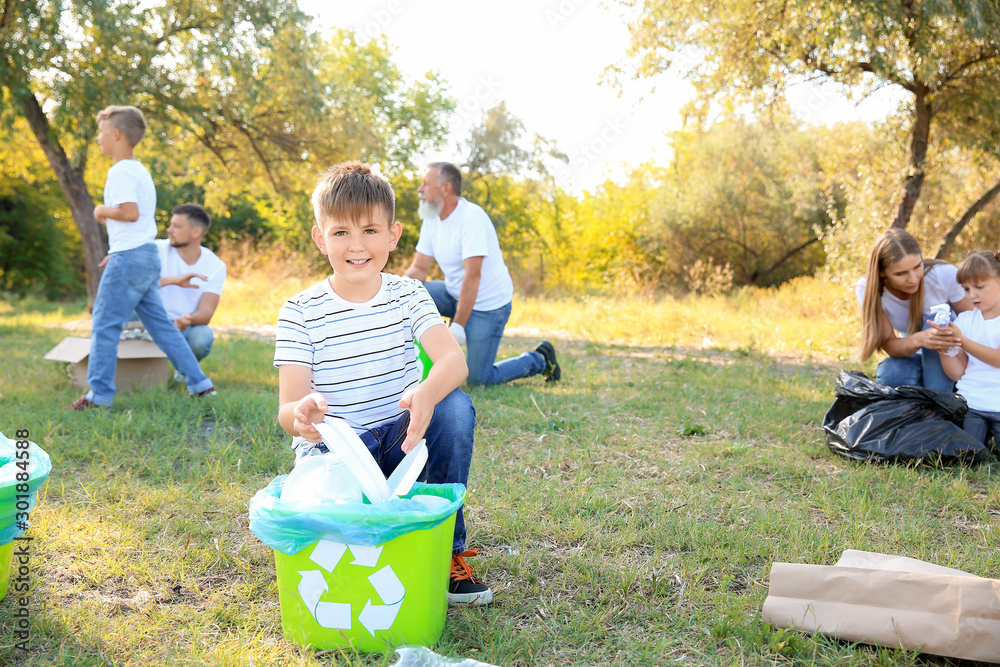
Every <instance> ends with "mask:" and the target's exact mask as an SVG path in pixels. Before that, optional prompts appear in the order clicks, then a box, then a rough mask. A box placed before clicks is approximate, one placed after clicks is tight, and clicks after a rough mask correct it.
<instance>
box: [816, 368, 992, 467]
mask: <svg viewBox="0 0 1000 667" xmlns="http://www.w3.org/2000/svg"><path fill="white" fill-rule="evenodd" d="M836 396H837V400H836V401H834V403H833V405H832V406H830V409H829V410H828V411H827V413H826V417H824V418H823V431H825V432H826V443H827V446H829V447H830V449H832V450H833V451H834V452H836V453H837V454H840V455H841V456H844V457H847V458H849V459H855V460H858V461H893V462H903V461H928V462H935V463H937V462H940V463H945V464H950V463H975V462H979V461H982V460H984V459H986V458H987V457H989V455H990V450H989V448H987V447H986V445H985V444H983V443H981V442H977V441H976V440H975V439H974V438H972V437H970V436H969V434H968V433H966V432H965V431H963V430H962V422H963V420H964V419H965V413H966V412H967V411H968V406H967V405H966V403H965V399H964V398H962V397H961V396H959V395H957V394H952V393H951V392H947V391H935V390H934V389H925V388H924V387H913V386H903V387H886V386H883V385H880V384H878V383H876V382H874V381H873V380H870V379H868V377H867V376H866V375H865V374H864V373H858V372H856V371H841V373H840V375H839V376H838V377H837V390H836Z"/></svg>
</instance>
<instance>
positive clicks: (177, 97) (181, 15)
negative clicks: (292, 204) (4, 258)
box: [0, 0, 449, 300]
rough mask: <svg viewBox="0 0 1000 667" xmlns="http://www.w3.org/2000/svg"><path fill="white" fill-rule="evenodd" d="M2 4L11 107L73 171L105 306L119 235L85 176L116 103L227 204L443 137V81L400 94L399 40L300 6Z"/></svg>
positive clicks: (77, 211) (1, 56)
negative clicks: (328, 27)
mask: <svg viewBox="0 0 1000 667" xmlns="http://www.w3.org/2000/svg"><path fill="white" fill-rule="evenodd" d="M0 12H2V13H0V90H4V91H6V94H7V97H6V98H5V99H6V100H8V101H9V105H5V108H4V109H3V110H2V111H3V114H2V115H3V116H4V118H5V119H6V121H7V123H8V124H9V123H10V121H11V119H12V118H13V117H14V116H18V115H19V116H23V117H24V118H25V119H26V120H27V121H28V123H29V125H30V127H31V130H32V132H33V134H34V137H35V139H36V140H37V142H38V144H39V145H40V146H41V147H42V149H43V151H44V152H45V156H46V158H47V160H48V163H49V165H50V167H51V169H52V170H53V172H54V173H55V175H56V177H57V179H58V181H59V185H60V188H61V189H62V191H63V193H64V194H65V196H66V199H67V200H68V202H69V206H70V210H71V213H72V217H73V220H74V222H75V224H76V226H77V228H78V229H79V232H80V235H81V238H82V242H83V251H84V263H85V266H86V272H87V280H86V282H87V291H88V294H89V296H90V298H91V300H92V299H93V297H94V295H95V293H96V289H97V285H98V281H99V272H98V268H97V266H98V263H99V262H100V261H101V260H102V259H103V257H104V255H105V253H106V251H107V241H106V240H105V238H104V234H103V230H102V229H101V227H100V226H99V225H98V224H97V222H96V221H95V220H94V217H93V207H94V202H93V198H92V196H91V194H90V189H89V187H88V184H87V179H86V174H87V173H88V168H90V164H89V163H90V161H89V155H90V154H89V151H90V146H91V144H92V143H93V138H94V136H95V135H96V127H95V123H94V116H95V115H96V113H97V111H99V110H100V109H101V108H103V107H104V106H107V105H108V104H134V105H135V106H138V107H139V108H141V109H142V110H143V111H144V112H145V113H146V116H147V118H148V120H149V121H150V127H151V132H150V133H147V138H146V139H145V140H144V142H145V145H144V146H142V147H141V149H140V150H142V148H146V149H149V148H153V147H152V146H151V144H158V145H159V146H158V147H159V149H160V152H161V153H162V154H163V155H166V156H170V157H171V158H172V159H173V160H174V161H175V164H174V165H173V169H174V171H176V172H180V173H190V174H200V176H198V178H196V180H195V184H196V185H199V186H203V187H205V190H206V196H207V197H211V196H216V197H217V201H220V202H221V201H224V200H225V199H226V198H227V197H228V196H229V194H231V193H232V192H233V191H234V190H235V189H239V188H242V189H244V190H251V191H253V190H257V191H259V190H260V189H264V190H265V191H269V192H272V193H281V192H284V193H288V192H291V191H295V190H297V189H300V188H301V186H302V185H303V184H304V183H306V182H308V178H309V176H308V174H309V172H310V171H312V172H313V173H314V172H315V169H316V165H323V166H326V165H327V164H329V163H330V162H332V161H335V160H337V159H345V158H346V157H348V156H350V157H370V156H373V155H376V154H377V155H378V156H379V157H380V158H381V159H385V160H387V161H388V162H390V163H392V164H396V165H399V164H405V163H406V158H407V156H408V155H409V154H411V153H412V152H413V151H414V150H415V147H419V146H422V145H423V144H424V143H426V142H431V143H433V142H439V141H440V140H441V137H442V136H443V130H442V123H441V121H440V119H439V117H438V114H439V113H441V112H442V111H447V109H448V108H449V106H448V104H449V102H448V100H447V97H446V96H445V95H444V92H443V89H442V87H441V85H440V84H439V83H438V82H437V81H436V79H434V78H433V77H431V78H429V79H428V80H427V81H426V82H423V83H419V84H417V85H415V86H414V87H412V88H411V89H410V90H402V89H400V88H399V83H400V77H399V75H398V72H397V71H396V70H395V68H393V67H391V66H390V63H389V61H388V56H387V53H388V51H387V49H386V47H385V45H384V44H379V43H370V44H368V45H366V46H361V45H358V44H357V43H356V42H355V40H354V39H353V35H352V34H350V33H338V34H337V35H335V39H334V40H331V42H323V41H322V40H321V39H320V38H319V36H318V35H317V34H316V33H314V32H312V31H311V30H310V28H309V18H308V17H307V16H306V15H304V14H303V13H302V12H300V11H299V10H298V8H297V5H296V2H295V0H234V1H232V2H212V1H209V0H159V1H158V2H154V3H149V2H141V1H140V0H23V1H20V2H16V3H10V2H6V3H3V5H2V7H0ZM345 54H348V56H350V57H354V58H355V59H354V60H352V61H351V62H343V61H342V60H341V58H343V57H344V56H345ZM372 64H374V65H375V67H373V68H372V69H368V66H369V65H372ZM352 68H353V70H354V78H353V79H352V78H350V77H347V80H346V81H345V80H344V77H343V76H341V75H344V73H345V72H347V71H349V70H351V69H352ZM338 76H341V78H338ZM334 86H336V87H337V88H336V90H334ZM386 86H395V89H394V90H392V91H391V94H387V88H386ZM341 97H344V98H346V99H350V100H355V101H357V100H364V101H365V105H364V106H355V107H353V108H344V106H343V105H342V104H339V103H338V101H337V100H338V99H339V98H341ZM366 97H367V99H366ZM373 100H374V101H373ZM373 108H375V109H377V110H378V113H371V111H372V109H373ZM360 112H367V113H368V114H369V115H360V116H359V115H355V114H358V113H360ZM102 177H103V176H102ZM155 178H156V175H154V179H155Z"/></svg>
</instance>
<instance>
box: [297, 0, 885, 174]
mask: <svg viewBox="0 0 1000 667" xmlns="http://www.w3.org/2000/svg"><path fill="white" fill-rule="evenodd" d="M299 6H300V7H301V8H302V9H303V10H304V11H305V12H307V13H309V14H311V15H313V16H315V17H316V18H317V21H318V23H319V25H320V26H322V27H331V26H337V27H342V28H354V29H355V30H356V31H357V32H358V34H359V35H360V36H361V37H362V38H364V37H366V36H368V37H371V36H377V35H381V34H383V33H384V34H385V35H386V36H387V37H388V40H389V43H390V44H391V45H392V46H393V47H395V52H394V56H395V57H394V62H395V63H396V65H397V66H398V67H399V68H400V69H401V70H402V71H403V73H404V74H406V75H408V76H410V77H413V78H417V77H422V76H423V74H424V73H425V72H427V71H428V70H431V69H434V70H438V71H439V72H441V74H442V76H443V77H444V79H445V80H446V81H448V83H449V84H450V86H451V94H452V96H453V97H454V98H455V99H456V101H457V102H458V109H457V111H456V113H455V115H454V117H453V120H452V131H451V137H450V138H449V140H448V144H447V147H446V149H445V150H444V151H441V152H437V153H434V154H430V155H427V156H423V157H425V158H426V159H427V160H428V161H429V160H449V161H453V162H460V161H461V159H462V155H461V154H460V153H459V150H458V148H457V144H458V142H459V141H462V140H464V139H465V138H467V137H468V134H469V130H470V128H471V127H473V126H474V125H476V124H478V123H479V122H480V121H481V120H482V117H483V113H484V112H485V111H486V110H487V109H489V108H491V107H493V106H494V105H496V103H497V102H499V101H500V100H504V101H506V103H507V108H508V110H509V111H510V113H512V114H513V115H515V116H517V117H518V118H520V119H521V120H522V121H523V122H524V125H525V130H526V133H527V135H528V137H529V138H530V137H533V136H534V135H535V134H540V135H542V136H544V137H546V138H548V139H553V140H555V141H556V142H557V143H558V145H559V148H560V149H561V150H562V151H563V152H564V153H566V154H567V155H568V156H569V158H570V163H569V165H567V166H566V167H565V169H563V170H561V171H560V172H558V173H557V178H558V180H559V181H560V184H561V185H563V186H564V187H569V188H571V189H574V190H581V189H591V188H593V187H594V186H595V185H597V184H598V183H601V182H603V181H604V179H605V178H606V177H608V176H610V177H612V178H620V177H621V176H622V175H623V174H624V173H626V171H627V169H626V167H625V165H629V166H635V165H638V164H640V163H642V162H645V161H647V160H650V159H652V160H654V161H656V162H658V163H660V164H666V163H667V162H668V160H669V147H668V142H667V139H666V136H665V133H668V132H671V131H674V130H677V129H679V128H680V125H681V116H680V108H681V106H682V105H683V104H684V102H685V101H686V100H687V99H688V98H689V96H690V94H691V89H690V87H689V86H688V84H686V83H685V82H684V81H682V80H680V79H679V78H678V77H677V76H676V75H674V74H672V73H668V74H665V75H662V76H660V77H659V78H657V79H656V80H652V81H650V80H646V81H638V82H629V84H628V85H627V86H626V88H625V90H624V91H623V94H622V95H621V96H620V97H619V96H618V94H617V92H616V91H615V89H614V88H613V87H611V86H609V85H600V80H601V76H602V73H603V71H604V69H605V68H606V67H607V66H608V65H612V64H616V63H621V62H623V61H624V58H625V51H626V48H627V46H628V29H627V26H626V24H625V22H624V20H623V19H621V18H620V16H619V13H620V10H619V8H618V7H617V6H614V5H611V6H609V5H608V4H607V3H605V2H599V1H598V0H506V1H505V2H503V3H493V2H475V1H470V0H355V1H354V2H351V3H347V2H331V1H330V0H299ZM654 86H655V91H653V92H651V88H653V87H654ZM889 97H890V96H888V95H884V96H881V98H880V97H876V98H875V99H872V100H869V101H867V102H865V103H863V104H862V105H861V106H859V107H857V108H856V107H855V106H854V105H853V104H851V103H849V102H847V101H846V100H844V99H843V98H842V97H841V96H840V95H838V94H837V93H836V91H835V90H833V89H832V88H818V87H811V86H810V87H807V86H801V87H799V89H798V90H796V91H794V93H793V94H792V95H791V96H790V98H791V102H792V106H793V108H794V109H795V111H796V114H797V115H798V116H799V117H800V118H802V119H803V120H806V121H809V122H817V123H819V122H822V123H832V122H835V121H837V120H851V119H856V118H857V119H864V120H873V119H876V118H881V117H884V115H885V113H886V110H887V109H888V107H889V106H890V105H891V101H890V100H889Z"/></svg>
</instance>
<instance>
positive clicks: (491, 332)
mask: <svg viewBox="0 0 1000 667" xmlns="http://www.w3.org/2000/svg"><path fill="white" fill-rule="evenodd" d="M424 287H426V288H427V291H428V293H430V295H431V298H432V299H434V305H436V306H437V309H438V312H439V313H441V316H442V317H448V318H451V317H454V316H455V308H456V307H457V306H458V300H457V299H455V297H453V296H452V295H451V294H449V293H448V290H447V289H445V285H444V281H441V280H430V281H428V282H426V283H424ZM510 310H511V304H509V303H508V304H507V305H506V306H503V307H502V308H497V309H496V310H473V311H472V314H471V315H470V316H469V321H468V322H466V323H465V339H466V340H465V350H466V353H465V363H467V364H468V365H469V377H468V379H467V382H468V383H469V384H482V385H491V384H504V383H505V382H510V381H511V380H517V379H520V378H526V377H531V376H532V375H538V374H539V373H541V372H542V371H544V370H545V357H543V356H542V355H541V354H539V353H538V352H535V351H534V350H529V351H527V352H522V353H521V354H520V355H518V356H516V357H513V358H511V359H504V360H503V361H500V362H497V350H498V349H499V348H500V339H501V338H503V328H504V326H506V324H507V318H508V317H510Z"/></svg>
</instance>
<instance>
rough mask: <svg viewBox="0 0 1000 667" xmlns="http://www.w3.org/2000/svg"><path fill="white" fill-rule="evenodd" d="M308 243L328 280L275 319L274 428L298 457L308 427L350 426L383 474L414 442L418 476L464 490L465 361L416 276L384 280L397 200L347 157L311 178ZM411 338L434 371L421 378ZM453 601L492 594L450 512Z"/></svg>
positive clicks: (307, 442) (304, 451) (307, 443)
mask: <svg viewBox="0 0 1000 667" xmlns="http://www.w3.org/2000/svg"><path fill="white" fill-rule="evenodd" d="M312 203H313V210H314V212H315V216H316V225H315V226H313V228H312V239H313V241H314V242H315V243H316V245H317V247H319V251H320V252H321V253H322V254H324V255H326V256H327V258H328V259H329V261H330V266H331V267H332V268H333V275H331V276H330V277H329V278H327V279H326V280H323V281H322V282H320V283H318V284H316V285H314V286H312V287H310V288H308V289H306V290H304V291H302V292H300V293H299V294H297V295H295V296H294V297H292V298H291V299H289V300H288V301H286V302H285V305H284V306H283V307H282V308H281V312H280V313H279V314H278V327H277V335H276V338H277V341H276V345H275V352H274V365H275V366H277V367H278V402H279V408H278V421H279V422H280V423H281V426H282V428H284V429H285V431H287V432H288V433H289V434H291V435H292V436H295V437H293V440H292V446H293V448H294V449H295V451H296V462H299V461H301V460H302V459H303V458H304V457H306V456H309V455H310V454H315V453H325V452H326V451H327V449H326V446H325V445H323V444H322V443H320V442H319V441H320V440H321V438H320V435H319V432H318V431H317V430H316V429H315V427H314V426H313V424H315V423H317V422H320V421H322V420H323V418H324V417H326V416H330V417H339V418H341V419H344V420H346V421H347V423H348V424H349V425H350V426H351V427H352V428H353V429H354V431H355V432H356V433H357V434H358V435H359V436H360V437H361V440H362V441H363V442H364V443H365V445H366V446H367V447H368V450H369V451H370V452H371V453H372V455H373V456H374V457H375V460H376V461H378V464H379V467H380V468H381V469H382V472H383V473H384V474H386V475H389V474H391V473H392V471H393V470H394V469H395V468H396V466H397V465H399V462H400V461H402V459H403V456H404V455H405V454H406V453H407V452H409V451H410V450H411V449H413V447H414V446H415V445H416V444H417V442H418V441H419V440H420V439H421V438H426V440H427V455H428V458H427V468H426V471H425V475H426V479H427V481H428V482H430V483H432V484H445V483H452V482H460V483H462V484H467V483H468V479H469V467H470V465H471V463H472V448H473V436H474V430H475V425H476V412H475V409H474V408H473V406H472V400H471V399H470V398H469V396H468V395H467V394H465V392H463V391H462V390H461V389H459V388H458V387H459V385H461V384H462V382H463V381H464V380H465V376H466V375H467V374H468V367H467V366H466V364H465V356H464V355H463V354H462V349H461V348H460V347H459V346H458V343H456V342H455V339H454V338H453V337H452V335H451V334H450V333H448V329H447V327H445V325H444V321H443V320H442V319H441V316H440V315H438V312H437V309H435V307H434V302H433V301H432V300H431V298H430V295H428V294H427V291H426V290H425V289H424V288H423V286H422V285H421V284H420V283H419V282H417V281H416V280H411V279H408V278H402V277H399V276H394V275H391V274H388V273H382V269H383V268H385V265H386V262H387V261H388V259H389V252H390V251H392V250H393V249H394V248H395V247H396V243H397V242H398V241H399V237H400V234H401V233H402V230H403V228H402V225H401V224H400V223H399V222H397V221H395V208H396V202H395V196H394V194H393V191H392V186H391V185H389V182H388V181H387V180H385V179H384V178H382V177H380V176H377V175H375V174H374V173H372V171H371V169H370V168H369V167H368V166H367V165H363V164H361V163H360V162H348V163H344V164H340V165H336V166H334V167H331V168H330V169H329V170H328V171H327V172H326V173H324V174H323V176H321V177H320V180H319V184H318V185H317V186H316V190H315V191H314V192H313V196H312ZM414 341H419V342H420V344H421V346H423V348H424V350H426V351H427V354H428V355H429V356H430V358H431V361H432V362H433V367H432V368H431V370H430V374H429V375H428V376H427V379H426V380H424V381H423V382H419V380H420V376H419V374H418V371H417V355H416V348H415V347H414ZM452 554H453V555H452V567H451V580H450V584H449V590H448V601H449V603H450V604H477V605H481V604H489V603H490V602H492V600H493V593H492V591H490V589H489V588H488V587H487V586H486V585H485V584H483V583H482V582H480V581H477V580H476V579H474V578H473V577H472V568H471V567H470V566H469V565H468V564H467V563H466V562H465V557H467V556H475V555H476V551H475V550H474V549H472V550H469V551H465V519H464V516H463V512H462V510H461V509H459V510H458V515H457V516H456V517H455V535H454V540H453V543H452Z"/></svg>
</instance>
